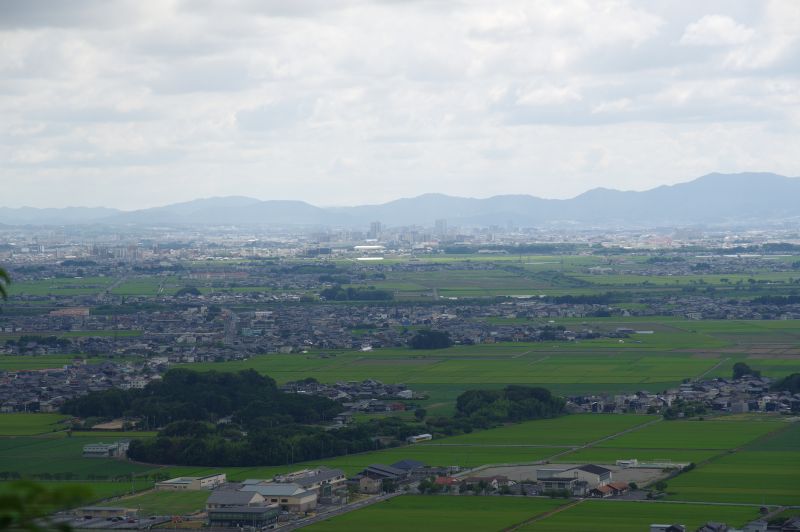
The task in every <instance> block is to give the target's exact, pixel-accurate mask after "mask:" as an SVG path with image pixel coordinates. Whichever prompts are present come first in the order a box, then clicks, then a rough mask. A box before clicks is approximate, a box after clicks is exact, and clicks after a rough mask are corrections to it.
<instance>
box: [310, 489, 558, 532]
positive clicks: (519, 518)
mask: <svg viewBox="0 0 800 532" xmlns="http://www.w3.org/2000/svg"><path fill="white" fill-rule="evenodd" d="M561 504H564V501H563V500H562V501H557V500H552V499H533V498H518V497H514V498H511V497H508V498H502V497H492V498H484V497H480V498H478V497H449V496H443V497H424V496H413V495H404V496H402V497H397V498H394V499H391V500H388V501H385V502H382V503H378V504H375V505H372V506H368V507H367V508H365V509H363V510H359V511H356V512H351V513H348V514H345V515H342V516H339V517H334V518H333V519H329V520H327V521H323V522H321V523H319V524H316V525H313V526H311V527H309V528H308V530H310V531H314V532H335V531H340V530H341V531H350V530H382V531H385V532H394V531H397V532H406V531H408V530H414V531H416V532H426V531H431V532H434V531H435V532H439V531H442V530H459V531H470V530H475V531H485V530H502V529H504V528H506V527H509V526H512V525H515V524H518V523H522V522H524V521H526V520H528V519H531V518H533V517H535V516H537V515H540V514H542V513H545V512H547V511H550V510H552V509H554V508H556V507H558V506H559V505H561Z"/></svg>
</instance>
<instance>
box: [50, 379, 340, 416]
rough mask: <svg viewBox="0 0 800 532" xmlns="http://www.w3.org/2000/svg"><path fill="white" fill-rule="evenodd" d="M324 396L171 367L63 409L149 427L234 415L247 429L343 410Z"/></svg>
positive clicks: (271, 383)
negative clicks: (136, 385)
mask: <svg viewBox="0 0 800 532" xmlns="http://www.w3.org/2000/svg"><path fill="white" fill-rule="evenodd" d="M341 410H342V407H341V405H339V404H338V403H336V402H334V401H331V400H329V399H326V398H324V397H310V396H299V395H294V394H286V393H282V392H281V391H280V390H278V388H277V386H276V385H275V381H274V380H272V379H271V378H269V377H266V376H264V375H260V374H259V373H258V372H256V371H255V370H252V369H249V370H243V371H240V372H238V373H229V372H222V373H220V372H216V371H209V372H197V371H192V370H188V369H183V368H179V369H173V370H170V371H168V372H167V373H166V374H165V375H164V378H163V379H161V380H160V381H153V382H151V383H150V384H148V385H147V386H146V387H145V388H143V389H141V390H135V389H134V390H118V389H112V390H107V391H103V392H94V393H90V394H88V395H85V396H83V397H78V398H75V399H72V400H70V401H67V402H66V403H65V404H64V406H63V407H62V412H63V413H65V414H71V415H74V416H79V417H135V418H140V419H141V420H142V422H141V426H142V427H143V428H156V427H163V426H165V425H167V424H169V423H172V422H175V421H187V420H188V421H208V422H216V421H218V420H220V419H222V418H226V417H230V418H231V419H233V420H234V421H236V422H238V423H241V424H242V426H244V427H250V426H259V425H267V426H269V425H281V424H286V423H316V422H319V421H325V420H329V419H332V418H333V417H334V416H335V415H336V414H338V413H339V412H341Z"/></svg>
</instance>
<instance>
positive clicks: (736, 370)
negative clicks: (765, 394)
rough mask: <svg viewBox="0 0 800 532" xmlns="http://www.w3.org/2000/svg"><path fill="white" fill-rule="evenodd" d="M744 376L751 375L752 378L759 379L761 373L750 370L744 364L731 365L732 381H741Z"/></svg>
mask: <svg viewBox="0 0 800 532" xmlns="http://www.w3.org/2000/svg"><path fill="white" fill-rule="evenodd" d="M745 375H752V376H753V377H760V376H761V372H760V371H758V370H756V369H753V368H751V367H750V366H748V365H747V364H745V363H744V362H737V363H736V364H734V365H733V378H734V379H741V378H742V377H744V376H745Z"/></svg>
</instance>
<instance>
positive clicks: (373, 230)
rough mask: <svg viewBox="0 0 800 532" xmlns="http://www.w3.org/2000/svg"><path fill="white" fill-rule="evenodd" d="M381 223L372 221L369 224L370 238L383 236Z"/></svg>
mask: <svg viewBox="0 0 800 532" xmlns="http://www.w3.org/2000/svg"><path fill="white" fill-rule="evenodd" d="M381 229H382V227H381V223H380V222H371V223H370V224H369V236H370V238H380V237H381Z"/></svg>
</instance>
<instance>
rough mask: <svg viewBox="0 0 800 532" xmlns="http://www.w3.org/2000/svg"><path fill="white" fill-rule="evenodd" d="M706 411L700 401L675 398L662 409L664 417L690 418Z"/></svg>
mask: <svg viewBox="0 0 800 532" xmlns="http://www.w3.org/2000/svg"><path fill="white" fill-rule="evenodd" d="M706 413H708V408H707V407H706V405H705V404H704V403H703V402H702V401H685V400H683V399H677V400H675V401H673V403H672V405H671V406H670V407H669V408H667V409H666V410H664V414H663V415H664V419H670V420H672V419H678V418H690V417H695V416H702V415H704V414H706Z"/></svg>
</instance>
